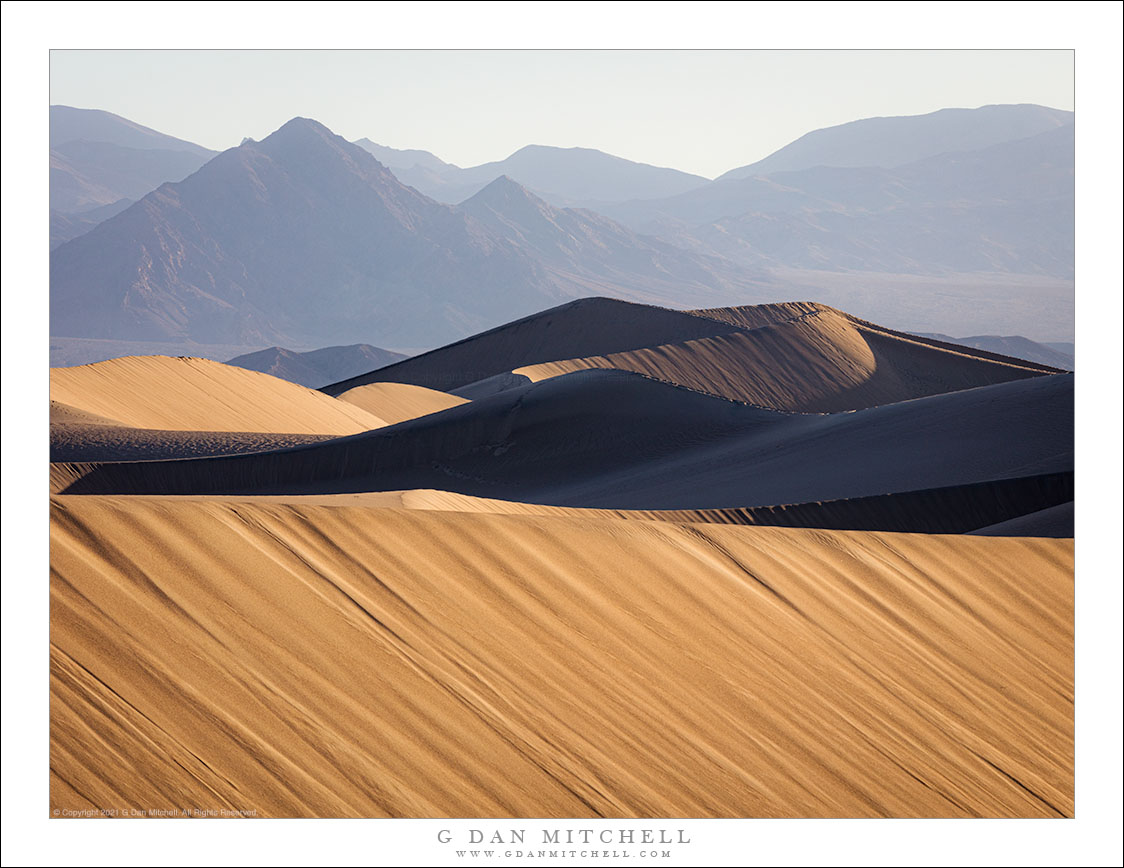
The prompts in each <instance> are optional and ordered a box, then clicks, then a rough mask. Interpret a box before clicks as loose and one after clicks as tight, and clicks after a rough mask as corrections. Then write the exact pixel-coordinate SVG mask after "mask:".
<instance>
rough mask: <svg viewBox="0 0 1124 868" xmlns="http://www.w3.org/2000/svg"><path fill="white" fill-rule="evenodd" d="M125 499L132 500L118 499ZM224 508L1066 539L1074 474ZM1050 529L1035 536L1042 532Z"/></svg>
mask: <svg viewBox="0 0 1124 868" xmlns="http://www.w3.org/2000/svg"><path fill="white" fill-rule="evenodd" d="M121 496H122V497H131V496H132V495H121ZM158 496H159V497H160V498H161V499H162V500H169V501H171V500H186V499H197V497H198V496H194V495H174V494H171V495H158ZM206 499H207V500H209V501H216V502H223V503H255V504H263V503H285V504H291V505H294V506H333V507H338V506H363V507H380V508H387V507H389V508H394V509H428V510H437V511H441V512H469V513H494V514H498V515H542V516H561V517H563V518H596V519H606V518H609V519H618V520H621V521H670V522H679V523H692V524H738V525H760V526H763V527H813V528H824V529H828V530H875V531H889V532H895V533H969V532H971V533H984V534H987V535H989V536H1050V537H1072V536H1073V522H1072V505H1073V473H1072V472H1069V473H1048V474H1041V475H1038V476H1021V477H1017V478H1013V479H999V480H993V481H990V482H977V483H973V484H970V485H953V486H948V487H946V488H930V489H925V490H922V491H906V492H901V493H899V494H882V495H876V496H873V497H856V498H852V499H849V500H829V501H824V502H816V503H797V504H778V505H776V506H758V507H743V508H736V509H735V508H729V509H593V508H585V507H572V506H547V505H545V504H539V503H527V502H524V501H516V500H497V499H495V498H488V497H473V496H472V495H469V494H458V493H456V492H453V491H441V490H438V489H433V488H414V489H407V490H403V491H365V492H355V493H351V494H272V495H270V494H255V495H238V494H227V495H214V494H213V495H206ZM1067 505H1068V508H1069V516H1070V522H1069V532H1068V533H1064V532H1060V531H1064V530H1065V528H1064V526H1063V523H1062V522H1055V523H1054V524H1053V525H1052V526H1051V527H1049V528H1044V527H1043V526H1042V525H1041V523H1040V522H1038V521H1037V520H1035V521H1030V522H1026V523H1025V524H1024V523H1022V521H1021V519H1022V518H1023V517H1024V516H1025V517H1027V518H1036V517H1038V516H1043V515H1048V514H1051V513H1053V512H1054V510H1055V508H1058V509H1063V510H1064V509H1066V507H1067ZM1044 529H1045V530H1048V531H1049V532H1039V531H1042V530H1044Z"/></svg>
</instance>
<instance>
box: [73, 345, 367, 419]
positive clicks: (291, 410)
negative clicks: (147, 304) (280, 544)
mask: <svg viewBox="0 0 1124 868" xmlns="http://www.w3.org/2000/svg"><path fill="white" fill-rule="evenodd" d="M51 399H52V401H57V402H62V403H64V404H68V405H70V406H71V407H73V408H75V409H76V410H79V411H81V412H83V413H89V414H93V415H95V416H104V417H108V418H110V419H113V420H116V421H117V423H118V424H120V425H123V426H127V427H131V428H156V429H162V430H173V431H219V432H221V431H254V432H260V433H273V434H334V435H345V434H357V433H359V432H360V431H368V430H370V429H372V428H380V427H383V426H384V425H385V424H386V422H385V421H384V420H382V419H380V418H378V417H377V416H374V415H372V414H371V413H368V412H367V411H365V410H363V409H361V408H359V407H357V406H355V405H354V404H349V403H345V402H342V401H337V400H335V399H334V398H329V397H328V396H327V395H324V394H323V393H321V392H317V391H315V390H313V389H307V388H305V387H304V386H298V385H296V384H295V383H289V382H286V381H284V380H279V379H277V378H276V377H271V376H269V375H268V374H261V373H258V372H257V371H248V370H245V369H243V368H235V367H231V366H228V365H223V364H220V363H219V362H212V361H210V360H208V359H196V358H172V357H170V356H127V357H124V358H119V359H112V360H111V361H107V362H97V363H95V364H92V365H81V366H79V367H75V368H51Z"/></svg>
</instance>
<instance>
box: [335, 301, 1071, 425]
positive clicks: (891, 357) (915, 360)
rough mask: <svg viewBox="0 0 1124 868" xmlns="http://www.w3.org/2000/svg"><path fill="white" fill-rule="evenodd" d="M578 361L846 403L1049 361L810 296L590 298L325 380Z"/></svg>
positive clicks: (823, 405) (574, 365)
mask: <svg viewBox="0 0 1124 868" xmlns="http://www.w3.org/2000/svg"><path fill="white" fill-rule="evenodd" d="M588 368H610V369H617V370H627V371H632V372H634V373H639V374H643V375H644V376H648V377H651V378H653V379H656V380H660V381H663V382H668V383H673V384H676V385H681V386H684V387H687V388H691V389H695V390H697V391H701V392H704V393H707V394H711V395H718V396H722V397H726V398H730V399H732V400H737V401H744V402H748V403H752V404H756V405H758V406H763V407H769V408H772V409H777V410H784V411H787V412H800V413H829V412H840V411H844V410H856V409H863V408H866V407H873V406H878V405H880V404H888V403H893V402H897V401H906V400H912V399H914V398H920V397H924V396H926V395H934V394H940V393H942V392H951V391H955V390H957V389H969V388H975V387H978V386H985V385H990V384H993V383H1000V382H1007V381H1009V380H1013V379H1020V378H1026V377H1033V376H1040V375H1043V374H1053V373H1059V371H1058V370H1057V369H1054V368H1049V367H1047V366H1044V365H1038V364H1035V363H1032V362H1025V361H1022V360H1019V359H1013V358H1009V357H1006V356H1001V355H998V354H996V353H989V352H984V351H975V350H971V349H968V348H965V347H961V346H956V345H954V344H949V343H944V342H942V341H938V340H931V339H928V338H918V337H915V336H913V335H908V334H906V333H904V332H897V331H894V330H892V329H885V328H883V327H881V326H878V325H875V324H874V323H869V322H867V321H865V320H861V319H858V318H857V317H853V316H850V315H849V314H846V313H843V312H842V311H838V310H836V309H834V308H832V307H829V306H827V305H823V304H819V303H816V302H781V303H773V304H761V305H749V306H744V307H736V308H715V309H710V310H699V311H673V310H668V309H665V308H658V307H652V306H649V305H641V304H634V303H629V302H622V301H614V300H610V299H601V298H590V299H581V300H579V301H576V302H571V303H569V304H566V305H562V306H560V307H557V308H553V309H551V310H548V311H544V312H543V313H540V314H536V315H535V316H531V317H526V318H524V319H521V320H517V321H515V322H512V323H508V324H507V325H504V326H500V327H498V328H495V329H492V330H491V331H488V332H484V333H482V334H479V335H476V336H474V337H471V338H467V339H465V340H463V341H460V342H458V343H455V344H450V345H449V346H446V347H441V348H440V349H436V350H433V351H431V352H428V353H424V354H422V355H420V356H415V357H413V358H410V359H406V360H404V361H402V362H399V363H397V364H394V365H390V366H388V367H385V368H380V369H378V370H376V371H372V372H370V373H368V374H364V375H362V376H360V377H355V378H352V379H351V380H347V381H344V382H342V383H336V384H333V385H331V386H326V387H324V391H325V392H326V393H328V394H331V395H340V394H341V393H343V392H344V391H347V390H348V389H350V388H354V387H355V386H358V385H361V384H367V383H374V382H402V383H409V384H414V385H421V386H426V387H430V388H435V389H440V390H444V391H452V392H454V393H456V394H458V395H461V396H463V397H468V398H472V399H476V398H479V397H486V396H487V395H490V394H494V393H496V392H498V391H502V390H504V389H508V388H518V387H519V386H520V385H523V384H524V383H525V382H526V381H527V380H528V379H529V380H541V379H544V378H547V377H551V376H557V375H559V374H562V373H569V372H572V371H576V370H583V369H588Z"/></svg>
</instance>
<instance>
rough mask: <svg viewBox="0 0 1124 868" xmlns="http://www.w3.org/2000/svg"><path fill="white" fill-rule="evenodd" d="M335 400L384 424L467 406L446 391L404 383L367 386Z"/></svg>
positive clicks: (352, 390)
mask: <svg viewBox="0 0 1124 868" xmlns="http://www.w3.org/2000/svg"><path fill="white" fill-rule="evenodd" d="M338 397H339V400H341V401H347V402H348V403H349V404H354V405H355V406H356V407H359V408H361V409H363V410H366V411H367V412H368V413H370V414H371V415H373V416H377V417H378V418H380V419H383V420H384V421H385V422H386V424H387V425H396V424H398V423H399V422H405V421H406V420H408V419H417V418H418V417H419V416H428V415H429V414H430V413H440V412H441V411H442V410H448V409H449V408H450V407H458V406H460V405H461V404H466V403H468V400H467V399H466V398H459V397H457V396H456V395H450V394H449V393H448V392H439V391H437V390H436V389H426V388H424V387H423V386H411V385H409V384H407V383H368V384H367V385H366V386H356V387H355V388H354V389H348V390H347V391H346V392H343V393H341V394H340V395H339V396H338Z"/></svg>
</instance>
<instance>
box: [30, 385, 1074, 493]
mask: <svg viewBox="0 0 1124 868" xmlns="http://www.w3.org/2000/svg"><path fill="white" fill-rule="evenodd" d="M1072 469H1073V375H1069V374H1067V375H1058V376H1050V377H1035V378H1031V379H1027V380H1016V381H1013V382H1010V383H1002V384H999V385H995V386H986V387H982V388H979V389H970V390H965V391H962V392H954V393H950V394H946V395H935V396H932V397H928V398H921V399H918V400H916V401H905V402H902V403H899V404H890V405H886V406H882V407H874V408H871V409H868V410H860V411H857V412H854V413H840V414H834V415H790V414H785V413H778V412H775V411H771V410H765V409H760V408H756V407H750V406H747V405H745V404H738V403H734V402H732V401H727V400H723V399H720V398H714V397H711V396H708V395H702V394H699V393H696V392H692V391H690V390H687V389H683V388H679V387H675V386H670V385H667V384H664V383H659V382H655V381H653V380H649V379H646V378H644V377H640V376H637V375H635V374H630V373H625V372H621V371H600V370H598V371H579V372H576V373H573V374H567V375H563V376H559V377H554V378H551V379H549V380H544V381H542V382H540V383H535V384H533V385H530V386H526V387H524V388H522V389H512V390H509V391H506V392H502V393H500V394H498V395H494V396H492V397H490V398H482V399H480V400H477V401H473V402H471V403H468V404H463V405H461V406H459V407H453V408H451V409H449V410H445V411H443V412H441V413H435V414H433V415H430V416H425V417H422V418H420V419H415V420H413V421H410V422H404V423H402V424H400V425H395V426H392V427H390V428H386V429H381V430H376V431H371V432H368V433H366V434H362V435H357V436H353V437H346V438H340V439H336V440H333V441H329V442H326V443H323V444H319V445H314V446H306V447H300V448H296V449H292V450H287V451H281V452H273V453H265V454H260V455H253V456H238V457H230V458H211V459H200V460H192V461H177V462H149V463H144V464H105V465H93V466H91V465H54V466H53V468H52V485H53V490H55V491H64V492H66V493H73V494H98V493H102V494H112V493H116V494H130V493H135V494H144V493H147V494H201V493H215V494H247V493H259V494H270V493H290V494H313V493H332V492H357V491H392V490H400V489H411V488H435V489H443V490H450V491H455V492H459V493H462V494H472V495H477V496H481V497H492V498H498V499H501V500H519V501H530V502H537V503H549V504H554V505H558V506H583V507H604V508H616V509H711V508H721V507H747V506H770V505H776V504H797V503H806V502H812V501H823V500H840V499H849V498H856V497H865V496H870V495H879V494H888V493H893V492H904V491H916V490H919V489H926V488H941V487H948V486H956V485H965V484H969V483H975V482H983V481H988V480H996V479H1004V478H1010V477H1021V476H1032V475H1038V474H1047V473H1064V472H1067V471H1072Z"/></svg>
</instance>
